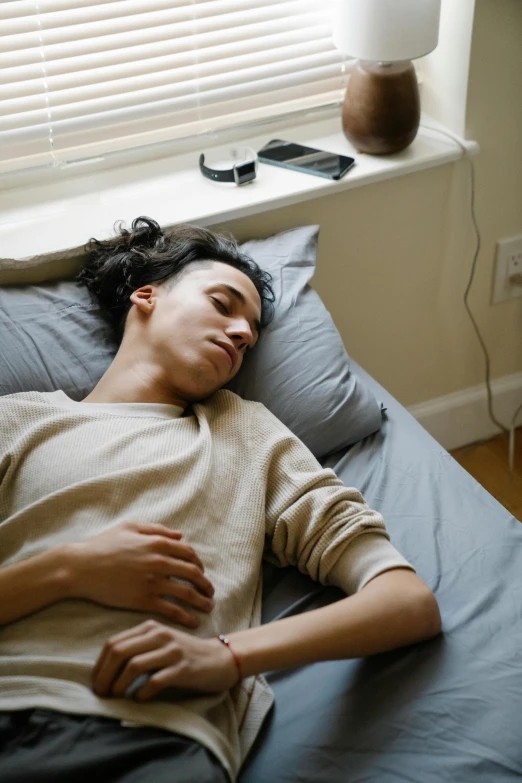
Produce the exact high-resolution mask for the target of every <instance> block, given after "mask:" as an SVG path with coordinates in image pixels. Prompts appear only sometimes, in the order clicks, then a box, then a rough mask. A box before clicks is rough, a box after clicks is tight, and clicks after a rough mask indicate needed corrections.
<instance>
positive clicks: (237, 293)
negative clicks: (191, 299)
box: [214, 281, 261, 336]
mask: <svg viewBox="0 0 522 783" xmlns="http://www.w3.org/2000/svg"><path fill="white" fill-rule="evenodd" d="M214 286H216V287H217V286H221V287H222V288H226V289H227V291H229V292H230V293H231V294H232V296H233V297H234V298H235V299H237V300H238V301H239V302H241V304H245V305H246V303H247V301H246V299H245V297H244V295H243V294H242V293H241V291H238V289H237V288H234V286H233V285H230V283H224V282H222V281H219V282H216V283H214ZM253 323H254V327H255V329H256V332H257V334H258V336H259V333H260V331H261V324H260V322H259V321H258V320H257V318H254V321H253Z"/></svg>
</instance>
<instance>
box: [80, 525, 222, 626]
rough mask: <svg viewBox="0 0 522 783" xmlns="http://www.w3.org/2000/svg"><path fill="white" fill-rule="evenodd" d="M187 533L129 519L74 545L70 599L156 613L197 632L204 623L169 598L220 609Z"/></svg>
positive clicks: (201, 606) (201, 607)
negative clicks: (213, 598)
mask: <svg viewBox="0 0 522 783" xmlns="http://www.w3.org/2000/svg"><path fill="white" fill-rule="evenodd" d="M182 535H183V534H182V533H180V532H179V530H169V528H167V527H165V526H163V525H156V524H141V523H139V522H129V521H125V522H121V523H119V524H118V525H115V526H114V527H112V528H110V529H109V530H107V531H105V532H104V533H100V534H99V535H97V536H93V537H92V538H89V539H87V540H86V541H81V542H77V543H74V544H70V545H68V546H69V553H70V563H71V571H72V577H71V584H72V586H71V589H70V592H69V597H70V598H87V599H88V600H91V601H96V602H97V603H100V604H105V605H107V606H115V607H117V608H121V609H137V610H139V611H142V612H148V613H151V612H154V613H158V614H162V615H164V616H165V617H168V618H169V619H170V620H173V621H174V622H177V623H180V624H181V625H185V626H187V627H188V628H197V627H198V626H199V624H200V621H199V618H198V617H197V616H196V615H195V614H193V613H192V612H188V611H186V610H185V609H184V608H183V607H181V606H178V605H177V604H175V603H172V602H171V601H170V600H168V598H174V599H181V600H183V601H185V602H186V603H188V604H191V605H192V606H194V607H196V608H197V609H199V610H200V611H202V612H211V611H212V609H213V607H214V602H213V601H212V600H211V596H213V595H214V587H213V586H212V584H211V582H210V581H209V580H208V579H207V577H206V576H205V575H204V573H203V570H204V569H203V564H202V562H201V560H200V559H199V557H198V556H197V555H196V553H195V552H194V550H193V549H192V547H190V546H188V545H187V544H184V543H182V542H181V541H180V539H181V537H182ZM173 578H174V579H176V578H177V579H184V580H186V581H188V582H190V583H191V584H190V585H187V584H183V583H180V582H176V581H173ZM193 585H195V587H194V586H193ZM196 588H197V589H196Z"/></svg>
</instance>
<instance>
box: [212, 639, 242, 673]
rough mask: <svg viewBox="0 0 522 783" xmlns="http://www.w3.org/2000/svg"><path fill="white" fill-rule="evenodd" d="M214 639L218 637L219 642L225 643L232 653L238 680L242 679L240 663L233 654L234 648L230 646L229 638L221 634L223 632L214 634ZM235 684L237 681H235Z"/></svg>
mask: <svg viewBox="0 0 522 783" xmlns="http://www.w3.org/2000/svg"><path fill="white" fill-rule="evenodd" d="M216 639H219V641H220V642H223V644H226V646H227V647H228V649H229V650H230V652H231V653H232V658H233V659H234V662H235V664H236V666H237V671H238V673H239V682H241V680H242V679H243V673H242V671H241V664H240V662H239V658H238V657H237V655H236V654H235V652H234V650H233V649H232V647H231V646H230V639H228V638H227V637H226V636H223V634H220V635H219V636H216ZM236 684H237V683H236Z"/></svg>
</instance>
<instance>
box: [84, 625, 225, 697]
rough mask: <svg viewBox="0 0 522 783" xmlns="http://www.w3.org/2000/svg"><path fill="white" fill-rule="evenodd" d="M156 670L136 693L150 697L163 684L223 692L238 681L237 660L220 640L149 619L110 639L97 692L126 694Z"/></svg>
mask: <svg viewBox="0 0 522 783" xmlns="http://www.w3.org/2000/svg"><path fill="white" fill-rule="evenodd" d="M150 673H152V674H151V676H150V677H149V678H148V681H147V682H146V683H145V684H144V685H143V686H142V687H140V688H139V689H138V690H137V691H136V692H135V693H134V695H133V696H134V698H135V699H138V701H146V700H147V699H151V698H152V697H154V696H155V695H156V694H157V693H159V692H160V691H162V690H163V689H164V688H167V687H171V688H177V689H180V690H182V691H186V690H188V691H197V692H204V693H219V692H221V691H225V690H229V689H230V688H232V687H233V686H234V685H236V684H237V682H238V678H239V675H238V671H237V667H236V663H235V661H234V658H233V656H232V654H231V653H230V650H227V648H226V646H225V645H224V644H223V643H222V642H220V641H219V639H200V638H199V637H197V636H192V635H191V634H187V633H184V632H183V631H175V630H173V629H172V628H169V627H168V626H165V625H163V624H162V623H158V622H156V621H155V620H147V621H146V622H145V623H142V624H141V625H137V626H135V627H134V628H131V629H129V630H127V631H123V632H122V633H119V634H116V635H115V636H111V638H110V639H108V640H107V641H106V642H105V645H104V647H103V649H102V651H101V653H100V656H99V658H98V660H97V661H96V663H95V665H94V669H93V672H92V684H93V690H94V692H95V693H96V694H97V695H98V696H102V697H103V696H119V697H123V696H124V695H125V692H126V691H127V689H128V688H129V687H130V686H131V685H132V684H133V683H134V682H135V680H136V679H137V678H138V677H140V675H144V674H150Z"/></svg>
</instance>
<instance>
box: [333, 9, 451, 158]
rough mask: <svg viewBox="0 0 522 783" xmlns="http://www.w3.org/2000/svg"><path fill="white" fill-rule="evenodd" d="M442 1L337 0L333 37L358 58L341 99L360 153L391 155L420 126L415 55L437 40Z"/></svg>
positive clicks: (347, 125)
mask: <svg viewBox="0 0 522 783" xmlns="http://www.w3.org/2000/svg"><path fill="white" fill-rule="evenodd" d="M440 3H441V0H336V3H335V5H334V12H333V14H334V15H333V40H334V43H335V45H336V46H337V48H338V49H340V50H341V51H342V52H344V53H345V54H348V55H351V56H352V57H356V58H358V59H357V62H356V63H355V64H354V66H353V69H352V71H351V74H350V79H349V82H348V87H347V90H346V96H345V99H344V103H343V114H342V123H343V130H344V133H345V136H346V138H347V139H348V140H349V141H350V142H351V143H352V144H353V146H354V147H355V148H356V149H357V151H358V152H368V153H370V154H372V155H388V154H390V153H393V152H399V151H400V150H403V149H405V148H406V147H408V146H409V145H410V144H411V143H412V141H413V140H414V138H415V136H416V135H417V131H418V129H419V122H420V96H419V86H418V84H417V76H416V73H415V68H414V67H413V64H412V62H411V60H414V59H416V58H417V57H423V56H424V55H425V54H428V53H429V52H431V51H433V49H435V47H436V46H437V43H438V39H439V22H440Z"/></svg>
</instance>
